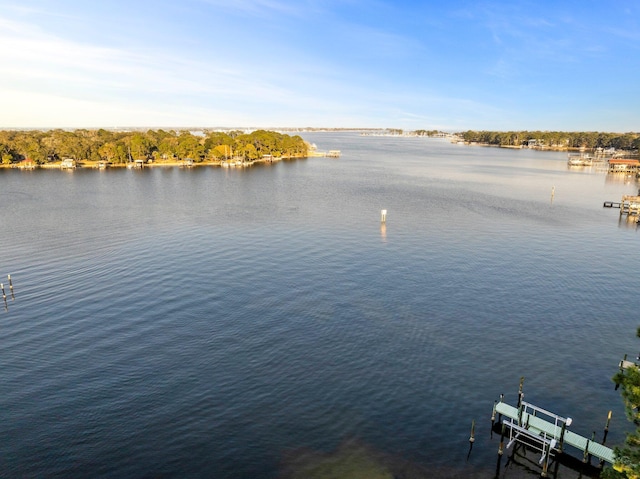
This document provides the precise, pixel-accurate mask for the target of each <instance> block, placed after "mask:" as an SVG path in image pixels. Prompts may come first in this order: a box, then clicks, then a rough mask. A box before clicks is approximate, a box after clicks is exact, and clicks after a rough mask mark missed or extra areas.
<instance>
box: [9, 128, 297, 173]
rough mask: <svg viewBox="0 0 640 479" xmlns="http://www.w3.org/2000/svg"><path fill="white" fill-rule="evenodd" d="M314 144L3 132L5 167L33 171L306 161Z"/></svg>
mask: <svg viewBox="0 0 640 479" xmlns="http://www.w3.org/2000/svg"><path fill="white" fill-rule="evenodd" d="M308 151H309V145H308V144H307V143H306V142H305V141H304V140H303V139H302V138H301V137H300V136H297V135H295V136H290V135H286V134H282V133H277V132H274V131H266V130H256V131H253V132H251V133H245V132H243V131H240V130H233V131H227V132H222V131H203V132H197V133H194V132H190V131H175V130H169V131H165V130H148V131H109V130H105V129H99V130H84V129H80V130H74V131H67V130H61V129H56V130H48V131H40V130H28V131H22V130H19V131H16V130H10V131H0V165H1V166H3V167H5V168H7V167H8V168H11V167H15V166H19V165H20V164H21V163H22V162H28V163H29V164H30V165H33V166H41V167H47V166H55V165H60V164H61V162H62V161H63V160H64V159H73V160H74V161H77V162H78V163H79V164H80V165H88V166H89V165H93V164H98V163H108V164H111V165H113V166H125V165H127V164H130V163H132V162H144V163H150V164H154V163H155V164H179V163H182V162H184V161H185V160H188V161H189V162H192V163H193V164H221V163H224V162H225V161H229V160H237V161H242V162H249V163H251V162H254V161H260V160H262V159H264V158H269V159H271V158H304V157H306V156H307V155H308Z"/></svg>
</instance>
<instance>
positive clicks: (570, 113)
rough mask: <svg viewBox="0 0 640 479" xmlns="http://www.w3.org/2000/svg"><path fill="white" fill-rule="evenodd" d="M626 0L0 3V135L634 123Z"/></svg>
mask: <svg viewBox="0 0 640 479" xmlns="http://www.w3.org/2000/svg"><path fill="white" fill-rule="evenodd" d="M639 87H640V2H638V1H636V0H627V1H622V0H607V1H605V0H602V1H591V0H580V1H563V0H556V1H551V0H548V1H547V0H543V1H530V2H526V1H517V0H516V1H504V0H501V1H482V0H473V1H456V0H450V1H437V2H436V1H421V2H418V1H406V0H405V1H403V0H382V1H380V0H344V1H337V0H336V1H333V0H324V1H321V0H298V1H294V0H179V1H177V0H176V1H165V0H128V1H121V0H110V1H87V0H83V1H76V0H55V1H54V0H20V1H6V0H0V105H2V108H1V112H2V113H1V114H0V128H13V127H17V128H27V127H34V128H45V127H62V128H95V127H118V126H120V127H125V126H143V127H188V126H204V127H260V128H277V127H382V128H403V129H407V130H414V129H442V130H448V131H461V130H467V129H486V130H521V129H527V130H536V129H540V130H565V131H577V130H598V131H615V132H628V131H640V88H639Z"/></svg>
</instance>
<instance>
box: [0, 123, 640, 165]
mask: <svg viewBox="0 0 640 479" xmlns="http://www.w3.org/2000/svg"><path fill="white" fill-rule="evenodd" d="M285 131H286V132H289V133H299V132H358V133H360V135H362V136H394V137H436V138H446V139H449V140H450V141H451V142H452V143H458V144H465V145H471V146H495V147H502V148H531V149H536V150H548V151H580V152H586V151H594V152H596V151H597V152H604V153H605V154H611V156H612V157H614V156H620V155H623V156H627V157H635V156H638V150H640V133H634V132H629V133H606V132H561V131H488V130H480V131H475V130H467V131H464V132H457V133H450V132H444V131H440V130H412V131H405V130H402V129H395V128H386V129H385V128H284V129H280V132H276V131H270V130H253V131H250V130H207V129H196V128H194V129H190V130H172V129H171V130H163V129H158V130H151V129H149V130H144V129H127V130H107V129H97V130H88V129H77V130H63V129H52V130H0V168H22V169H34V168H62V169H64V168H76V167H83V168H100V169H101V168H106V167H129V168H139V167H143V166H144V167H151V166H172V167H192V166H220V167H244V166H250V165H253V164H256V163H272V162H275V161H280V160H290V159H298V158H308V157H317V156H330V157H331V156H333V157H337V156H339V154H340V152H339V151H338V150H334V151H332V152H329V154H327V153H324V152H319V151H317V150H316V149H315V145H311V144H309V143H308V142H306V141H305V140H303V139H302V138H301V137H300V136H299V135H293V136H292V135H289V134H287V133H284V132H285ZM332 153H337V154H334V155H332Z"/></svg>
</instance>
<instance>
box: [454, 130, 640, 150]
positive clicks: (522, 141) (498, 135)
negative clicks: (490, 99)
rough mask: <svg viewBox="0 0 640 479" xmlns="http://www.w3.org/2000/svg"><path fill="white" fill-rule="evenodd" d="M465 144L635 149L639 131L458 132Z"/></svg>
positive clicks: (639, 135)
mask: <svg viewBox="0 0 640 479" xmlns="http://www.w3.org/2000/svg"><path fill="white" fill-rule="evenodd" d="M456 136H457V137H458V138H461V139H462V140H464V142H466V143H477V144H485V145H492V146H506V147H512V148H522V147H529V148H539V149H549V150H559V151H566V150H595V149H598V148H602V149H615V150H638V149H640V133H605V132H597V131H586V132H585V131H582V132H578V131H575V132H564V131H485V130H483V131H474V130H468V131H465V132H461V133H457V134H456Z"/></svg>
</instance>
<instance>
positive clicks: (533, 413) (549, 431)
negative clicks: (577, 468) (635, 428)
mask: <svg viewBox="0 0 640 479" xmlns="http://www.w3.org/2000/svg"><path fill="white" fill-rule="evenodd" d="M523 397H524V395H523V394H522V382H521V387H520V394H519V396H518V406H517V407H514V406H511V405H509V404H507V403H505V402H504V401H503V396H501V397H500V401H499V402H496V403H494V406H493V414H492V416H491V419H492V422H493V421H495V417H496V414H498V423H500V422H502V438H501V440H500V447H499V449H498V454H499V455H502V454H503V444H504V442H503V441H504V436H505V433H506V432H507V431H506V430H507V429H508V433H509V436H508V437H509V442H508V443H507V446H506V448H507V449H510V448H511V447H512V446H513V445H514V444H516V443H520V444H524V445H526V446H527V447H529V448H532V449H534V450H536V451H538V452H539V453H540V454H541V456H540V460H539V461H538V463H539V464H541V465H542V474H541V475H542V477H546V476H547V470H548V466H549V463H550V461H551V460H552V459H553V457H554V456H555V455H556V454H563V453H564V452H565V448H566V446H571V447H573V448H575V449H578V450H579V451H581V452H582V453H583V459H582V461H583V462H584V463H587V462H589V459H590V457H597V458H598V459H599V460H600V461H601V463H603V462H608V463H610V464H613V463H614V453H613V450H612V449H611V448H609V447H606V446H605V445H604V444H599V443H597V442H596V441H594V437H592V438H591V439H588V438H586V437H584V436H581V435H579V434H576V433H574V432H573V431H570V430H569V429H568V427H569V426H571V423H572V420H571V418H565V417H562V416H559V415H558V414H555V413H552V412H550V411H547V410H545V409H542V408H540V407H538V406H535V405H533V404H531V403H527V402H525V401H523V400H522V398H523ZM610 419H611V411H609V417H608V419H607V428H605V431H607V429H608V424H609V420H610ZM605 438H606V432H605ZM603 442H604V440H603Z"/></svg>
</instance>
